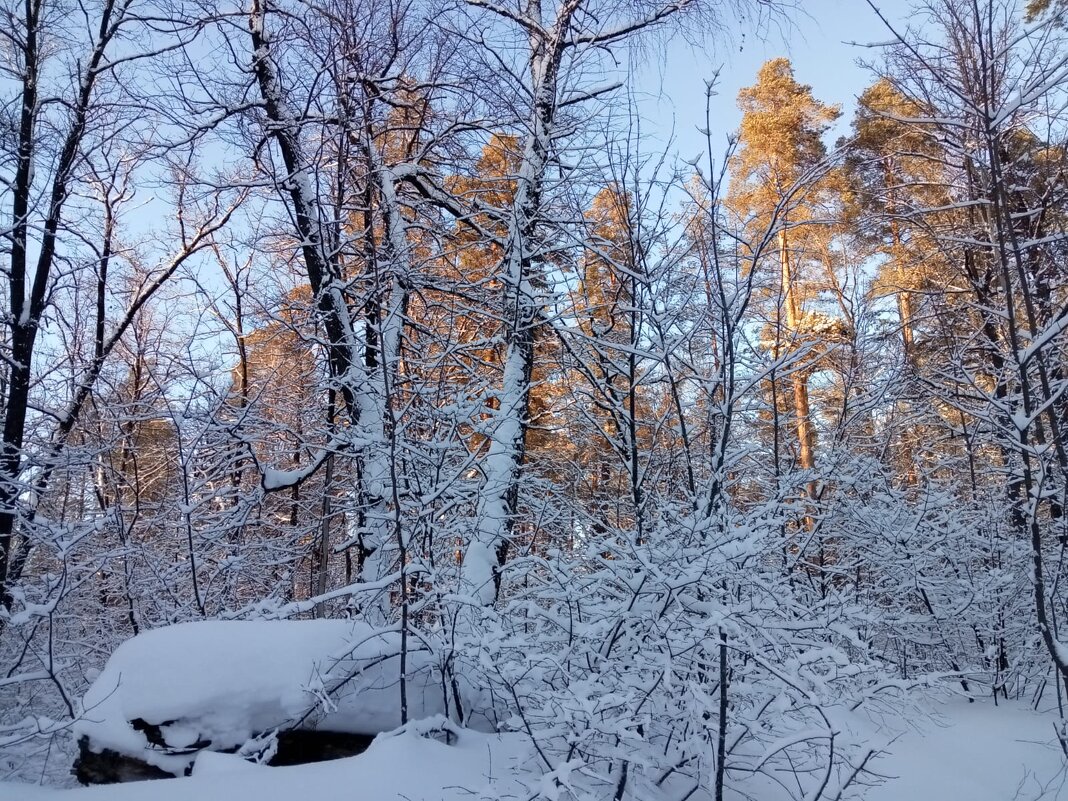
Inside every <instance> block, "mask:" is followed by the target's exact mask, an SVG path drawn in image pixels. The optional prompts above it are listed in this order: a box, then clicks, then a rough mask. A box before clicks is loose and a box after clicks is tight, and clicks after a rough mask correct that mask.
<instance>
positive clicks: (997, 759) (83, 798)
mask: <svg viewBox="0 0 1068 801" xmlns="http://www.w3.org/2000/svg"><path fill="white" fill-rule="evenodd" d="M1055 719H1056V714H1055V712H1054V711H1046V712H1043V713H1036V712H1034V711H1032V710H1031V709H1029V708H1028V707H1027V706H1026V705H1025V704H1024V703H1022V702H1016V701H1010V702H1004V701H1003V702H1001V703H1000V704H999V705H997V706H995V705H994V704H993V702H992V701H990V700H989V699H983V700H980V701H978V702H976V703H973V704H969V703H967V702H966V701H965V700H963V699H955V700H952V701H950V702H948V703H946V704H944V705H942V706H940V707H936V708H935V710H934V713H933V715H932V718H931V719H930V720H920V721H917V720H910V721H908V722H907V723H906V722H904V721H900V720H899V721H896V722H895V721H890V722H889V723H888V725H887V726H886V727H885V728H884V730H883V731H881V732H880V733H879V734H878V735H874V734H873V744H874V740H875V739H879V740H892V742H891V743H890V745H888V746H887V748H886V751H887V753H886V755H884V756H883V757H881V758H880V759H879V760H877V761H876V762H875V763H873V764H872V765H871V767H872V769H873V770H874V771H875V772H876V773H878V774H881V775H884V776H887V777H890V778H888V780H887V781H886V782H885V783H884V784H881V785H879V786H875V787H870V788H867V790H866V791H865V792H864V793H863V795H862V797H863V799H865V801H904V800H905V799H908V801H957V800H958V799H959V800H960V801H964V800H965V799H966V800H967V801H1009V800H1010V799H1018V800H1019V801H1068V778H1066V769H1065V761H1064V758H1063V756H1062V755H1061V753H1060V750H1059V747H1058V746H1057V744H1056V740H1055V739H1054V736H1053V728H1052V723H1053V721H1054V720H1055ZM433 728H434V726H433V724H422V725H411V726H409V727H406V729H404V730H402V731H401V732H399V733H392V734H382V735H379V736H378V737H377V738H376V739H375V741H374V743H373V744H372V745H371V747H370V748H369V749H368V751H367V752H366V753H364V754H361V755H360V756H357V757H351V758H348V759H341V760H336V761H333V762H322V763H318V764H313V765H301V766H297V767H287V768H269V767H261V766H253V765H249V764H248V763H245V762H243V761H242V760H240V759H238V758H237V757H234V756H230V755H226V754H214V753H203V754H201V755H200V756H199V757H198V758H197V762H196V766H195V768H194V771H193V775H192V776H191V777H189V778H181V779H170V780H159V781H152V782H133V783H129V784H124V785H109V786H105V787H91V788H84V789H75V790H51V789H45V788H40V787H33V786H29V785H16V784H0V801H292V800H293V799H295V798H314V799H315V801H334V799H337V801H352V799H353V798H361V799H362V798H366V799H374V801H485V800H486V799H500V798H513V797H515V798H529V797H533V795H534V794H533V793H531V792H530V788H532V787H537V786H538V779H537V777H536V776H534V774H532V773H530V770H531V767H532V766H533V765H535V764H536V760H533V759H532V758H531V753H530V744H529V741H528V740H527V739H526V738H525V737H524V736H523V735H522V734H517V733H510V734H483V733H478V732H473V731H469V730H462V731H460V732H459V734H458V735H457V736H455V737H454V738H453V740H452V742H451V743H450V744H446V743H444V742H442V741H441V738H434V737H432V736H431V737H428V736H421V734H420V732H427V731H428V730H432V729H433ZM902 732H903V733H902ZM413 766H417V769H413Z"/></svg>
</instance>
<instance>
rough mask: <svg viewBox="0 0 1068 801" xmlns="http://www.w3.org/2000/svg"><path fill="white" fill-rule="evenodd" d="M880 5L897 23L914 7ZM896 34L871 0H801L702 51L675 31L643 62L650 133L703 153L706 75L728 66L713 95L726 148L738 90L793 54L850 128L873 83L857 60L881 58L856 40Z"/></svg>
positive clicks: (642, 100) (893, 0)
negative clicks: (780, 16) (771, 62)
mask: <svg viewBox="0 0 1068 801" xmlns="http://www.w3.org/2000/svg"><path fill="white" fill-rule="evenodd" d="M878 4H879V6H880V9H881V10H882V12H883V13H884V14H885V15H886V16H887V18H889V19H891V20H892V21H894V22H895V23H896V22H898V21H900V20H901V18H902V17H903V16H904V15H905V14H906V13H907V11H908V6H909V2H908V0H881V2H879V3H878ZM889 38H890V35H889V32H888V31H887V30H886V28H885V27H884V26H883V23H882V22H881V21H880V20H879V18H878V17H877V16H876V15H875V13H874V12H873V11H872V10H871V8H870V6H869V5H868V4H867V3H866V2H865V0H798V3H797V7H796V8H795V9H793V10H791V11H790V12H789V13H788V18H787V19H786V20H784V21H781V22H777V23H772V24H770V25H765V26H763V27H761V28H760V29H759V30H752V24H750V26H749V29H748V30H747V29H746V26H744V25H743V26H741V27H735V28H734V29H733V30H732V33H731V35H730V39H729V40H728V39H727V37H724V36H715V37H713V39H712V41H711V42H710V45H709V46H708V47H707V48H706V49H705V50H703V51H698V50H695V49H694V48H693V47H691V46H690V45H688V44H686V43H685V42H684V41H683V40H682V37H676V38H675V39H674V40H673V41H672V42H670V43H669V44H668V49H667V52H666V53H665V54H664V56H663V58H652V59H649V60H648V61H647V62H646V63H645V64H644V65H642V66H641V67H640V68H639V72H638V75H637V76H636V80H635V82H634V84H633V89H634V91H635V93H636V95H637V100H638V102H639V107H640V110H641V113H642V116H643V117H644V121H643V125H644V126H645V131H646V132H647V133H648V134H649V135H651V136H656V138H657V139H660V140H662V141H663V140H666V139H667V138H668V137H669V136H672V135H674V140H675V145H674V148H673V149H674V150H677V151H678V154H679V155H680V156H682V157H683V158H690V157H691V156H694V155H696V154H697V153H698V152H700V151H701V150H702V149H703V147H704V139H703V137H702V135H701V134H700V133H698V131H697V129H698V128H701V127H704V120H705V97H704V95H705V80H706V79H708V78H711V77H712V75H713V73H714V72H715V69H716V67H717V66H722V69H721V70H720V74H719V81H718V82H717V91H718V93H719V94H718V96H717V97H714V98H713V99H712V126H711V131H712V136H713V144H714V145H716V146H717V148H716V149H720V148H721V147H722V146H725V144H726V137H727V134H728V133H729V132H730V131H733V130H734V129H735V128H737V126H738V123H739V121H740V117H741V114H740V112H739V111H738V107H737V105H736V98H737V95H738V90H739V89H741V88H742V87H744V86H748V85H750V84H752V83H753V81H754V79H755V78H756V73H757V70H758V69H760V65H761V64H763V63H764V62H765V61H767V60H768V59H771V58H776V57H778V56H786V57H787V58H789V59H790V60H791V61H792V62H793V65H794V72H795V74H796V76H797V79H798V80H799V81H801V82H802V83H807V84H810V85H811V86H812V91H813V94H814V95H815V96H816V97H817V98H818V99H819V100H822V101H823V102H825V103H838V104H840V105H841V107H842V120H841V121H840V123H839V126H838V129H836V131H835V133H845V132H846V131H847V130H848V128H849V121H850V119H851V117H852V112H853V106H854V99H855V97H856V96H857V95H858V94H859V93H860V92H862V91H863V90H864V88H865V87H866V86H867V85H868V84H869V83H871V81H872V78H871V75H870V74H869V73H868V72H867V71H866V70H864V69H863V68H862V67H860V66H858V65H857V63H856V62H857V59H858V58H863V59H867V60H875V59H877V58H878V51H877V50H873V49H872V48H864V47H858V46H856V45H854V44H851V43H852V42H876V41H883V42H885V41H886V40H887V39H889ZM661 86H662V87H663V89H662V90H661V89H660V87H661Z"/></svg>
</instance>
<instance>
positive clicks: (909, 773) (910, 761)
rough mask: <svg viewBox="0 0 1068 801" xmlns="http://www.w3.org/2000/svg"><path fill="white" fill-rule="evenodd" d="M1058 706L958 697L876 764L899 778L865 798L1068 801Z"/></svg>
mask: <svg viewBox="0 0 1068 801" xmlns="http://www.w3.org/2000/svg"><path fill="white" fill-rule="evenodd" d="M1056 719H1057V713H1056V710H1051V711H1047V712H1044V713H1040V712H1035V711H1033V710H1031V709H1030V708H1029V707H1028V706H1027V705H1026V704H1024V703H1022V702H1019V701H1001V702H999V704H998V705H997V706H995V705H994V703H993V701H992V700H990V699H982V700H979V701H977V702H975V703H972V704H969V703H968V702H967V701H966V700H964V699H954V700H953V701H951V702H949V703H947V704H946V705H945V706H943V707H942V708H941V709H939V710H938V711H937V714H936V715H935V716H934V718H933V719H932V720H929V721H923V722H921V723H920V724H919V728H918V729H916V728H913V729H911V730H907V731H905V732H904V733H903V734H902V735H901V736H900V737H899V738H898V739H896V740H894V742H893V743H891V744H890V745H889V746H888V747H887V750H888V751H889V755H888V756H886V757H884V758H882V759H880V760H879V761H878V762H877V763H876V764H874V765H873V769H874V770H875V771H876V772H878V773H881V774H883V775H886V776H890V777H893V778H891V779H890V780H889V781H887V782H886V783H885V784H882V785H880V786H878V787H875V788H872V789H871V790H869V792H868V793H867V794H866V795H865V796H864V798H865V801H905V799H908V801H951V800H953V799H961V801H964V800H965V799H967V801H1010V800H1011V799H1016V801H1039V800H1040V799H1041V801H1068V773H1066V768H1068V763H1066V761H1065V758H1064V755H1063V754H1062V753H1061V750H1060V746H1059V745H1058V744H1057V741H1056V738H1055V736H1054V730H1053V724H1054V722H1055V721H1056Z"/></svg>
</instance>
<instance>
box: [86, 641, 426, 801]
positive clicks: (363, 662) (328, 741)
mask: <svg viewBox="0 0 1068 801" xmlns="http://www.w3.org/2000/svg"><path fill="white" fill-rule="evenodd" d="M399 644H400V637H399V635H398V634H397V633H396V632H394V631H380V630H376V629H373V628H371V627H370V626H368V625H366V624H364V623H358V622H353V621H341V620H306V621H203V622H196V623H183V624H178V625H175V626H167V627H164V628H160V629H155V630H152V631H148V632H145V633H143V634H140V635H138V636H136V637H134V638H132V639H130V640H127V641H126V642H125V643H123V644H122V645H121V646H119V648H118V649H116V651H115V653H114V654H112V656H111V658H110V659H109V660H108V663H107V665H106V666H105V668H104V670H103V671H102V672H101V673H100V675H99V676H98V677H97V678H96V680H95V681H94V682H93V684H92V686H91V687H90V688H89V691H88V692H87V693H86V695H85V698H84V700H83V704H82V706H83V710H84V711H83V713H82V715H81V717H80V718H79V720H78V721H77V722H76V724H75V727H74V733H75V736H76V737H77V738H78V742H79V752H80V753H79V757H78V759H77V761H76V763H75V766H74V772H75V775H76V776H77V777H78V779H79V781H81V782H82V783H107V782H119V781H131V780H138V779H152V778H165V777H168V776H183V775H188V774H189V772H190V771H191V769H192V766H193V763H194V761H196V759H197V756H198V754H200V753H202V752H204V751H216V752H225V753H236V754H238V755H239V756H241V757H244V758H245V759H248V760H250V761H255V762H259V763H263V764H271V765H292V764H299V763H304V762H316V761H322V760H325V759H334V758H338V757H344V756H352V755H354V754H357V753H361V752H362V751H363V750H365V749H366V748H367V746H368V745H369V744H370V743H371V741H372V740H373V739H374V736H375V735H377V734H379V733H382V732H386V731H390V730H392V729H395V728H397V727H398V726H400V725H401V715H400V691H399V685H400V681H399V680H400V659H399V655H398V654H399ZM407 665H408V668H407V676H406V679H407V682H406V683H407V694H408V712H409V717H410V718H413V719H418V718H424V717H431V716H434V715H438V714H441V713H442V712H443V711H444V708H445V707H444V703H443V701H442V696H441V690H440V687H441V680H440V676H439V675H438V672H437V670H436V668H435V665H434V663H433V661H432V660H431V658H430V655H429V654H427V653H426V652H420V651H415V652H409V653H408V659H407Z"/></svg>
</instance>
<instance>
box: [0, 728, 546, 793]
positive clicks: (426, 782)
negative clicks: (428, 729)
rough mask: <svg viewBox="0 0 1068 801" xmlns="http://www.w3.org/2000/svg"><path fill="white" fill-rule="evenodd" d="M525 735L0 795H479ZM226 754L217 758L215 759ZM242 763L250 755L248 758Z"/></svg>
mask: <svg viewBox="0 0 1068 801" xmlns="http://www.w3.org/2000/svg"><path fill="white" fill-rule="evenodd" d="M526 752H527V746H526V740H525V738H523V737H522V736H520V735H516V734H508V735H486V734H478V733H475V732H468V731H465V732H462V733H461V734H460V736H459V739H458V740H455V741H454V742H453V744H451V745H447V744H445V743H443V742H440V741H438V740H435V739H432V738H428V737H422V736H419V735H418V734H417V733H414V732H404V733H401V734H397V735H383V736H380V737H378V738H377V739H376V740H375V741H374V743H372V744H371V747H370V748H369V749H368V750H367V751H366V752H365V753H364V754H361V755H360V756H357V757H350V758H348V759H338V760H335V761H333V762H320V763H317V764H313V765H299V766H296V767H288V768H268V767H255V766H251V767H248V768H245V769H242V768H236V769H234V768H231V767H230V766H226V767H224V765H225V760H229V761H230V762H232V761H234V760H237V757H226V755H222V754H212V755H211V757H212V760H211V762H212V767H211V769H210V770H207V771H204V772H202V771H201V770H200V759H198V760H197V769H196V770H195V771H194V774H193V775H192V776H190V777H188V778H180V779H159V780H155V781H148V782H130V783H128V784H119V785H115V784H113V785H106V786H99V787H86V788H81V789H75V790H48V789H44V788H39V787H32V786H30V785H17V784H0V801H294V799H304V798H307V799H314V800H315V801H354V799H367V801H479V799H482V798H505V797H509V796H508V794H509V793H512V794H514V793H515V791H516V790H517V789H518V786H517V783H516V781H515V779H514V778H513V777H515V776H517V775H520V774H521V773H522V767H523V765H524V764H525V761H526ZM220 759H222V760H224V761H223V762H216V760H220ZM246 764H247V763H246Z"/></svg>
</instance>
